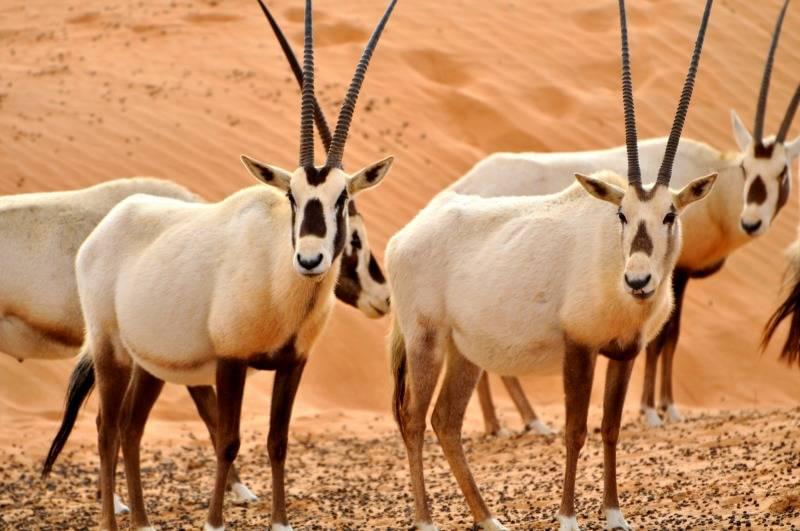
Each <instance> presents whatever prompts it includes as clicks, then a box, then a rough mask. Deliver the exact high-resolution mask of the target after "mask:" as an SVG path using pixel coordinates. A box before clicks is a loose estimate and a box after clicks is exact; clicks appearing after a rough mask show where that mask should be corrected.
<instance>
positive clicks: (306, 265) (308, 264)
mask: <svg viewBox="0 0 800 531" xmlns="http://www.w3.org/2000/svg"><path fill="white" fill-rule="evenodd" d="M297 262H298V263H299V264H300V265H301V266H302V267H303V269H307V270H309V271H311V270H312V269H314V268H315V267H317V266H318V265H320V264H321V263H322V253H320V254H318V255H317V256H315V257H314V258H312V259H311V260H306V259H305V258H303V255H301V254H298V255H297Z"/></svg>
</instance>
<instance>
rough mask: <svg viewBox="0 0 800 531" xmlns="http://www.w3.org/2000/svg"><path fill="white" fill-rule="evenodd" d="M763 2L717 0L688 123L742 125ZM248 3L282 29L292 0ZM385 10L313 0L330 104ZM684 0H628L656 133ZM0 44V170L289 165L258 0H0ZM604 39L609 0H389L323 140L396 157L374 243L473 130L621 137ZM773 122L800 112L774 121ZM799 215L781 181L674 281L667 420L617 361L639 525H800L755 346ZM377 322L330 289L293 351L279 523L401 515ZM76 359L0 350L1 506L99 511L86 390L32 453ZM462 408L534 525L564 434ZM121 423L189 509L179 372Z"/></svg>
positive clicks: (323, 524) (554, 385) (381, 523)
mask: <svg viewBox="0 0 800 531" xmlns="http://www.w3.org/2000/svg"><path fill="white" fill-rule="evenodd" d="M780 4H781V2H780V1H779V0H769V1H767V0H762V1H759V2H751V1H748V0H719V1H718V2H716V5H715V8H714V13H713V15H712V19H711V24H710V28H709V33H708V36H707V39H706V46H705V49H704V55H703V59H702V64H701V68H700V74H699V77H698V85H697V89H696V92H695V96H694V101H693V105H692V109H691V110H690V113H689V118H688V122H687V126H686V129H685V136H687V137H691V138H694V139H697V140H701V141H705V142H708V143H710V144H712V145H714V146H716V147H718V148H719V149H722V150H732V149H734V148H735V143H734V138H733V134H732V133H731V127H730V117H729V112H730V109H732V108H734V109H736V110H737V111H738V112H739V113H740V115H741V116H742V117H743V118H744V119H745V121H746V123H748V124H750V123H751V122H752V117H753V114H754V109H755V102H756V97H757V92H758V83H759V80H760V76H761V72H762V68H763V60H764V56H765V54H766V50H767V47H768V44H769V38H770V32H771V29H772V25H773V22H774V16H775V15H776V13H777V11H778V9H779V7H780ZM269 5H270V6H271V8H272V9H273V10H274V12H275V13H276V15H277V16H278V18H279V21H280V22H281V23H282V24H283V26H284V29H285V30H286V32H287V33H288V35H289V37H290V39H291V40H292V42H293V43H294V44H295V45H296V46H299V45H300V42H301V39H302V18H303V11H302V5H301V3H300V2H299V1H297V0H293V1H289V0H270V1H269ZM793 7H796V6H793ZM793 7H790V11H789V14H788V15H787V19H786V22H785V28H784V35H783V38H782V40H781V44H780V48H779V51H778V54H777V57H776V64H775V71H774V75H773V81H772V91H771V93H770V105H769V108H768V114H767V126H766V129H767V132H769V133H772V132H774V131H776V130H777V128H778V125H779V122H780V120H781V118H782V117H783V113H784V110H785V108H786V105H787V103H788V101H789V98H790V96H791V94H792V93H793V91H794V90H795V87H796V86H797V83H798V81H800V78H798V75H800V74H798V65H800V33H798V31H797V30H798V29H799V28H800V11H798V9H793ZM383 8H384V3H383V2H380V1H377V0H337V1H333V0H317V2H315V10H316V15H315V25H316V38H317V87H318V88H317V93H318V96H320V98H321V101H322V103H323V106H324V108H325V110H326V111H327V114H328V116H329V119H332V118H333V116H334V113H335V112H336V111H337V110H338V103H339V102H340V100H341V97H342V96H343V95H344V92H345V88H346V84H347V83H348V82H349V80H350V76H351V75H352V70H353V67H354V65H355V62H356V60H357V58H358V56H359V54H360V51H361V47H362V46H363V43H364V42H366V39H367V37H368V35H369V33H370V31H371V29H372V27H373V26H374V23H375V22H376V21H377V19H378V17H379V16H380V14H381V13H382V10H383ZM701 10H702V2H700V1H699V0H667V1H655V0H631V1H630V2H629V17H630V31H631V39H632V55H633V61H634V62H633V69H634V82H635V88H636V105H637V114H638V120H639V124H638V125H639V131H640V136H641V137H642V138H646V137H649V136H661V135H665V134H666V133H667V132H668V128H669V125H670V123H671V120H672V117H673V110H674V107H675V104H676V102H677V98H678V93H679V91H680V86H681V83H682V82H683V77H684V74H685V69H686V65H687V63H688V58H689V54H690V51H691V47H692V43H693V41H694V36H695V32H696V29H697V23H698V21H699V17H700V13H701ZM0 43H1V44H2V45H0V163H1V164H2V172H3V177H4V178H3V179H0V193H4V194H14V193H24V192H33V191H48V190H63V189H73V188H79V187H83V186H87V185H90V184H93V183H97V182H101V181H104V180H108V179H112V178H119V177H126V176H133V175H152V176H157V177H162V178H169V179H173V180H175V181H177V182H180V183H182V184H184V185H186V186H188V187H190V188H191V189H192V190H194V191H196V192H197V193H198V194H200V195H202V196H203V197H205V198H207V199H209V200H216V199H220V198H222V197H225V196H226V195H227V194H230V193H231V192H233V191H235V190H238V189H240V188H242V187H245V186H249V185H252V184H253V180H252V178H251V177H250V176H249V175H248V174H247V173H246V171H245V170H244V168H243V167H242V166H241V164H240V163H239V161H238V157H239V155H240V154H241V153H247V154H249V155H252V156H254V157H257V158H259V159H260V160H264V161H266V162H270V163H274V164H277V165H280V166H283V167H290V168H293V167H294V165H296V151H297V138H298V135H297V130H298V120H299V118H298V117H299V113H298V109H299V96H298V90H297V88H296V86H295V82H294V79H293V78H292V77H291V76H290V73H289V70H288V67H287V65H286V62H285V60H284V58H283V56H282V54H281V52H280V50H279V48H278V46H277V45H276V43H275V40H274V38H273V37H272V34H271V32H270V31H269V29H268V27H267V25H266V23H265V21H264V20H263V17H262V15H261V13H260V11H259V9H258V6H257V4H256V2H255V0H225V1H221V0H196V1H191V2H189V1H185V0H175V1H171V2H159V1H155V0H140V1H137V2H132V1H123V0H106V1H100V0H80V1H78V0H64V1H61V2H45V1H43V0H3V1H2V2H0ZM618 46H619V36H618V13H617V4H616V2H615V1H613V0H591V1H590V0H580V1H574V2H563V1H557V0H538V1H536V2H523V1H518V0H502V1H501V0H496V1H493V2H486V1H477V0H456V1H453V2H426V1H421V0H400V3H399V4H398V8H397V10H396V13H395V15H394V16H393V19H392V21H391V22H390V25H389V27H388V29H387V31H386V33H385V35H384V37H383V39H382V41H381V44H380V46H379V49H378V51H377V53H376V56H375V58H374V60H373V62H372V66H371V67H370V74H369V76H368V78H367V83H366V85H365V87H364V91H363V92H362V97H361V100H360V102H359V110H358V111H357V113H356V122H355V124H354V127H353V132H354V135H353V138H352V140H351V142H350V143H349V144H348V151H347V155H346V163H347V166H348V168H352V169H355V168H358V167H361V166H362V165H364V164H367V163H369V162H371V161H373V160H375V159H376V158H377V157H378V156H382V155H386V154H394V155H395V156H396V163H395V165H394V168H393V170H392V172H391V174H390V175H389V177H387V179H386V181H385V183H384V184H383V185H382V187H381V189H380V191H379V192H375V193H367V194H364V196H363V198H361V199H360V200H359V209H360V210H361V212H362V213H363V214H364V216H365V218H366V221H367V226H368V229H369V231H370V232H369V236H370V243H371V245H372V247H373V249H374V250H375V253H376V255H377V256H378V257H379V259H380V258H382V256H383V249H384V246H385V244H386V242H387V240H388V239H389V238H390V237H391V235H392V234H393V233H394V232H396V231H397V230H398V229H399V228H400V227H402V226H403V225H404V224H405V223H407V222H408V221H409V220H410V219H411V218H412V217H413V215H414V214H415V213H416V212H417V211H418V210H419V209H420V208H421V207H422V206H424V205H425V204H426V202H427V201H428V200H429V199H430V198H431V197H432V196H433V195H434V194H436V193H437V191H439V190H441V189H442V188H444V187H445V186H446V185H447V184H449V183H451V182H453V181H454V180H456V179H457V178H458V177H459V176H461V175H462V174H463V173H464V172H465V171H466V170H468V169H469V168H470V167H471V166H472V165H473V164H474V163H475V162H477V161H478V160H480V159H481V158H482V157H484V156H486V155H488V154H490V153H492V152H495V151H565V150H583V149H597V148H604V147H611V146H615V145H619V144H622V143H623V142H624V136H623V128H622V106H621V98H620V90H619V50H618ZM798 122H800V120H798ZM792 133H793V134H791V135H790V138H794V136H796V135H797V134H799V133H800V127H798V125H797V124H796V125H795V126H794V128H793V131H792ZM793 171H795V173H796V172H797V168H796V167H795V168H793ZM794 184H795V186H797V183H796V182H795V183H794ZM794 195H796V194H793V196H794ZM797 224H798V220H797V200H796V198H794V197H793V199H792V201H791V203H790V205H789V208H787V209H786V210H784V211H783V212H782V213H781V215H780V216H779V217H778V218H777V219H776V222H775V225H774V226H773V228H772V229H771V230H770V232H769V233H768V234H767V235H766V236H764V237H762V238H760V239H758V240H757V241H754V242H753V243H751V244H749V245H747V246H746V247H744V248H743V249H741V250H740V251H738V252H737V253H735V254H734V255H733V256H732V257H731V258H730V259H729V260H728V263H727V265H726V267H725V268H724V269H723V270H722V271H721V272H720V273H719V274H717V275H716V276H714V277H712V278H710V279H708V280H703V281H696V282H692V283H690V287H689V289H688V295H687V299H686V308H685V310H684V320H683V329H682V336H681V343H680V346H679V349H678V353H677V355H676V370H675V380H676V395H677V396H676V398H677V401H678V402H679V405H680V406H681V407H682V408H683V410H684V412H685V413H686V414H687V417H688V420H687V422H685V423H683V424H680V425H669V426H667V427H665V428H664V429H660V430H649V429H647V428H645V427H644V425H643V424H642V423H641V422H640V420H639V418H638V404H639V396H640V393H641V383H642V368H643V363H642V365H641V366H637V370H636V372H635V373H634V377H633V382H632V386H631V390H630V393H629V397H628V401H627V405H626V416H625V426H624V429H623V433H622V440H621V444H620V450H619V461H620V471H619V482H620V489H621V497H622V504H623V509H624V511H625V513H626V516H627V518H628V520H629V521H630V522H631V523H632V524H633V525H634V526H636V527H637V528H639V529H729V528H730V529H739V528H747V527H749V528H755V529H797V528H800V408H799V405H800V370H798V369H797V368H796V367H795V368H789V367H787V366H785V365H783V364H781V363H779V362H778V361H777V349H776V347H777V346H778V345H777V343H778V341H776V344H775V345H773V346H772V347H771V348H769V349H767V350H766V352H764V353H761V352H759V350H758V343H759V336H760V333H761V329H762V327H763V324H764V323H765V321H766V319H767V318H768V316H769V315H770V313H771V311H772V309H773V308H774V307H775V306H776V305H777V303H778V301H779V295H780V292H781V282H782V273H783V270H784V268H785V266H786V259H785V257H784V254H783V250H784V248H785V247H786V246H787V245H788V244H789V242H790V241H791V240H793V239H794V238H795V236H796V234H797V229H796V227H797ZM387 328H388V319H384V320H381V321H370V320H367V319H366V318H364V317H363V316H362V315H361V314H359V313H358V312H357V311H355V310H353V309H350V308H348V307H345V306H344V305H341V304H338V305H337V308H336V310H335V312H334V316H333V318H332V320H331V323H330V325H329V326H328V329H327V331H326V333H325V334H324V336H323V337H322V338H321V339H320V341H319V344H318V346H317V348H316V349H315V351H314V352H313V355H312V357H311V360H310V362H309V366H308V368H307V370H306V374H305V376H304V380H303V382H302V384H301V386H300V391H299V395H298V405H297V407H296V409H295V421H294V423H293V426H292V431H291V436H290V454H289V461H288V464H287V471H288V476H289V482H288V495H289V514H290V519H291V521H292V523H293V525H294V526H295V528H296V529H403V528H408V526H409V525H411V524H412V498H411V493H410V489H409V487H408V473H407V466H406V461H405V455H404V451H403V448H402V444H401V443H400V439H399V435H398V434H397V432H396V429H395V428H394V425H393V423H392V420H391V416H390V413H389V411H390V409H389V400H390V396H391V386H390V381H389V370H388V362H387V355H386V353H385V349H384V342H385V335H386V332H387ZM72 366H73V363H72V362H71V361H69V360H67V361H58V362H52V361H51V362H45V361H41V362H33V361H26V362H24V363H18V362H17V361H16V360H14V359H11V358H9V357H7V356H3V355H0V529H9V530H11V529H13V530H28V529H88V528H92V527H93V526H94V524H95V522H96V518H97V515H98V510H99V507H98V504H97V502H96V500H95V492H96V481H97V475H96V472H97V464H98V459H97V455H96V447H95V444H94V441H95V440H96V435H95V428H94V417H95V413H96V402H95V399H94V398H93V399H92V400H90V402H89V404H88V406H87V407H86V408H85V411H84V412H83V414H82V416H81V418H80V420H79V423H78V425H77V427H76V429H75V432H74V433H73V437H72V439H71V441H70V443H69V445H68V446H67V449H66V451H65V454H64V455H63V456H62V458H61V460H60V461H59V465H57V467H56V469H55V471H54V473H53V475H52V476H51V477H50V478H49V479H48V480H46V481H43V480H40V479H39V466H40V464H41V461H42V459H43V457H44V455H45V453H46V450H47V447H48V446H49V443H50V438H51V437H52V435H53V434H54V433H55V431H56V429H57V424H58V422H59V419H60V416H61V408H62V404H63V395H64V391H65V388H66V382H67V379H68V376H69V373H70V371H71V369H72ZM597 374H598V377H597V379H598V382H596V384H595V389H594V402H593V403H594V406H593V409H592V412H591V416H590V432H591V430H593V429H596V428H597V427H599V418H600V412H599V405H600V403H601V392H602V391H601V390H602V387H601V386H600V385H599V383H600V382H601V381H602V378H603V374H604V371H603V370H602V366H601V367H599V368H598V371H597ZM493 384H494V389H495V390H496V391H497V399H498V402H499V405H500V413H501V418H502V420H503V421H504V423H505V424H506V425H507V426H509V427H511V428H514V429H518V428H519V422H518V420H517V418H516V416H515V413H514V411H513V408H512V406H511V405H510V401H508V399H507V397H506V396H505V395H504V394H503V392H502V391H501V386H500V385H499V381H493ZM524 384H525V387H526V390H527V392H528V394H529V397H530V398H531V400H532V402H533V403H534V404H535V405H536V406H538V409H539V412H540V414H541V416H542V417H543V419H544V420H545V421H546V422H548V423H549V424H551V425H552V426H554V427H557V428H560V427H561V426H562V424H563V405H562V396H563V393H562V388H561V379H560V378H559V377H558V376H557V375H554V376H547V377H537V376H528V377H525V378H524ZM270 388H271V375H270V374H266V373H265V374H257V375H255V376H253V377H252V378H251V379H250V380H249V381H248V386H247V392H246V395H245V404H244V412H243V426H244V437H243V441H244V444H243V447H242V451H241V453H240V459H239V460H240V462H241V465H242V473H243V477H244V478H245V481H246V482H247V483H248V484H249V485H250V486H251V488H253V489H254V490H255V491H256V493H257V494H258V495H259V496H260V498H261V502H259V503H258V504H256V505H254V506H250V507H246V508H240V507H234V506H226V518H227V523H228V526H229V528H230V529H254V528H258V527H260V528H263V527H265V526H266V525H267V524H268V522H269V507H270V506H269V499H270V498H269V496H270V493H269V475H268V474H269V473H268V467H267V464H266V452H265V449H264V441H265V439H266V431H267V425H268V421H267V413H268V402H269V398H268V397H269V390H270ZM481 433H482V424H481V420H480V415H479V410H478V407H477V403H473V404H471V406H470V409H469V411H468V418H467V422H466V425H465V429H464V434H465V438H466V440H467V448H468V453H469V459H470V461H471V463H472V465H473V470H474V472H475V474H476V476H477V479H478V482H479V484H480V485H482V487H483V492H484V494H485V496H486V498H487V501H488V503H489V505H490V507H492V508H493V510H494V511H495V512H496V513H497V516H498V517H499V518H500V519H501V521H502V522H504V523H506V524H508V525H509V526H511V527H513V528H514V529H549V528H552V527H553V526H554V525H555V518H554V516H555V513H556V511H557V508H558V504H559V500H560V492H561V478H562V466H563V456H564V450H563V447H562V443H561V438H560V436H554V437H536V436H532V435H524V436H517V437H514V438H511V439H486V438H484V437H482V436H481ZM428 442H429V444H428V446H427V449H426V459H427V462H428V466H429V468H428V472H427V477H428V482H429V489H430V494H431V497H432V499H433V505H434V511H435V513H434V514H435V516H436V519H437V521H438V523H439V525H440V526H441V527H442V529H467V528H469V527H470V526H471V525H472V522H471V519H470V517H469V513H468V510H467V508H466V505H465V503H464V502H463V499H462V497H461V495H460V492H459V491H458V488H457V486H456V483H455V481H454V480H453V478H452V476H451V474H450V472H449V470H448V468H447V465H446V462H445V460H444V458H443V456H442V453H441V451H440V449H439V448H438V446H437V445H436V443H435V441H434V439H433V437H432V435H431V436H430V438H429V440H428ZM143 448H144V454H143V476H144V482H145V489H146V490H145V494H146V499H147V502H148V508H149V510H150V513H151V519H152V521H153V524H154V525H156V526H157V527H158V528H159V529H189V528H199V527H200V526H201V525H202V522H203V519H204V515H205V510H206V504H207V499H208V495H209V494H210V491H211V486H212V474H213V468H214V464H213V453H212V451H211V449H210V443H209V442H208V437H207V435H206V433H205V428H204V427H203V426H202V424H201V422H200V420H199V419H198V417H197V414H196V413H195V411H194V408H193V406H192V403H191V401H190V400H189V399H188V395H187V393H186V391H185V390H184V389H182V388H180V387H177V386H168V388H167V389H166V390H165V392H164V393H163V395H162V397H161V399H160V400H159V402H158V404H157V405H156V407H155V409H154V411H153V414H152V416H151V422H150V424H149V425H148V429H147V432H146V434H145V439H144V441H143ZM601 462H602V445H601V443H600V439H599V434H597V433H596V432H595V433H591V434H590V438H589V442H588V443H587V446H586V447H585V450H584V453H583V457H582V458H581V462H580V465H579V477H578V487H577V492H578V496H579V520H580V521H581V522H582V523H583V524H584V525H585V526H586V528H587V529H601V528H602V527H601V526H602V515H601V511H600V500H601V490H602V479H601V478H602V465H601ZM120 468H121V467H120ZM120 477H121V472H120ZM123 483H124V482H122V483H118V484H119V485H120V489H121V493H122V494H123V496H125V490H124V484H123ZM121 523H122V524H123V525H127V519H126V517H123V518H122V520H121Z"/></svg>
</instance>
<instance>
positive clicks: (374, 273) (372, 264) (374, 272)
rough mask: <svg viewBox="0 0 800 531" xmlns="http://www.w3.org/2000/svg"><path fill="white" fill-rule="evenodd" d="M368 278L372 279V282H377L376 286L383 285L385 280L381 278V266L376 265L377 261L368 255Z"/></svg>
mask: <svg viewBox="0 0 800 531" xmlns="http://www.w3.org/2000/svg"><path fill="white" fill-rule="evenodd" d="M368 268H369V276H371V277H372V280H374V281H375V282H377V283H378V284H385V283H386V279H385V278H384V276H383V271H381V266H379V265H378V261H377V260H375V257H374V256H373V255H372V254H370V255H369V267H368Z"/></svg>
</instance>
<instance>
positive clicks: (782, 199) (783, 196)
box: [772, 166, 791, 219]
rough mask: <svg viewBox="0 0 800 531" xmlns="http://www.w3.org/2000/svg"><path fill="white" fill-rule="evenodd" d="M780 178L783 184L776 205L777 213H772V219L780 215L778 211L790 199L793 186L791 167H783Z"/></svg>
mask: <svg viewBox="0 0 800 531" xmlns="http://www.w3.org/2000/svg"><path fill="white" fill-rule="evenodd" d="M778 179H780V181H781V184H780V189H779V190H778V203H777V204H776V205H775V213H774V214H773V215H772V219H775V216H777V215H778V212H780V211H781V209H782V208H783V207H784V206H786V203H787V202H788V201H789V188H791V183H790V181H789V168H788V167H787V166H784V167H783V171H782V172H781V174H780V176H779V177H778Z"/></svg>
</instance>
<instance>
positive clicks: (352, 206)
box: [347, 200, 358, 216]
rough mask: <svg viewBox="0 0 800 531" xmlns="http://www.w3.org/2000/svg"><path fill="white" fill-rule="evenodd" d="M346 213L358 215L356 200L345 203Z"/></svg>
mask: <svg viewBox="0 0 800 531" xmlns="http://www.w3.org/2000/svg"><path fill="white" fill-rule="evenodd" d="M347 215H348V216H357V215H358V209H357V208H356V202H355V201H352V200H351V201H350V202H349V203H348V204H347Z"/></svg>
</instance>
